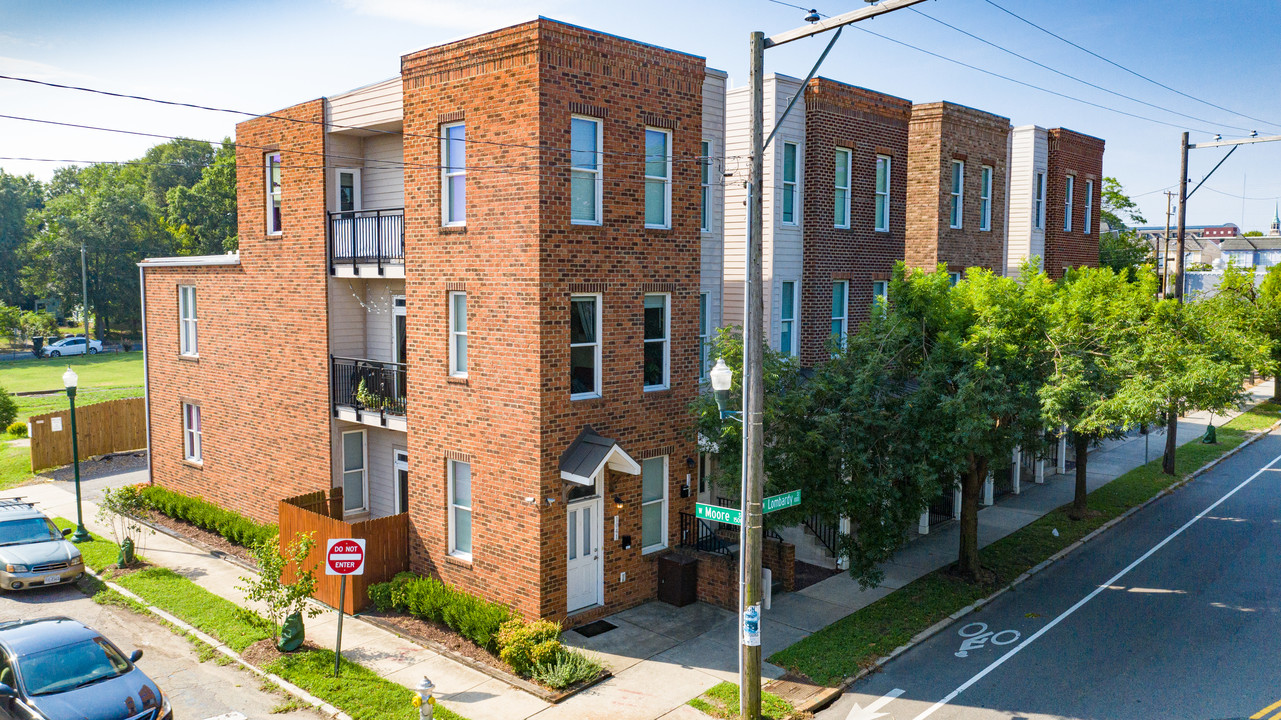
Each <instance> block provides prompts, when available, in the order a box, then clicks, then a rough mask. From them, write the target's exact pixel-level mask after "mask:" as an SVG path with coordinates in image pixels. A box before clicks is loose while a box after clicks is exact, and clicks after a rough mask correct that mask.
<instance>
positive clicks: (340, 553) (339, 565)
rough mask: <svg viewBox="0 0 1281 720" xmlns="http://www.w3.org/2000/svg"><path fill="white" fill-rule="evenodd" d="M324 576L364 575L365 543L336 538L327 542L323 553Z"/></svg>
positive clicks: (360, 540) (357, 540)
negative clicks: (327, 547) (326, 548)
mask: <svg viewBox="0 0 1281 720" xmlns="http://www.w3.org/2000/svg"><path fill="white" fill-rule="evenodd" d="M325 574H326V575H364V574H365V541H364V540H362V539H351V538H338V539H333V540H330V541H329V549H328V550H326V551H325Z"/></svg>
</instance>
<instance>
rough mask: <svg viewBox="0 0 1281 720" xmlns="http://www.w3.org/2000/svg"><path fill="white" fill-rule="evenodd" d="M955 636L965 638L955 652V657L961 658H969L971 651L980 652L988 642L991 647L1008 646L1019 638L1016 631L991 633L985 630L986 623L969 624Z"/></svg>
mask: <svg viewBox="0 0 1281 720" xmlns="http://www.w3.org/2000/svg"><path fill="white" fill-rule="evenodd" d="M956 634H957V635H960V636H961V637H962V638H965V639H964V640H963V641H962V642H961V649H960V650H957V651H956V656H957V657H961V658H963V657H969V655H970V651H971V650H981V649H982V648H983V647H984V646H985V645H987V643H988V641H989V640H990V641H991V642H992V644H993V645H1009V644H1010V643H1012V642H1016V641H1017V640H1018V639H1019V637H1020V635H1019V631H1018V630H1002V631H1000V632H991V631H989V630H988V629H987V623H981V622H974V623H970V624H969V625H966V626H965V627H963V628H961V629H960V630H957V631H956Z"/></svg>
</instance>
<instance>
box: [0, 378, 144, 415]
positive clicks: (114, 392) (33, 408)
mask: <svg viewBox="0 0 1281 720" xmlns="http://www.w3.org/2000/svg"><path fill="white" fill-rule="evenodd" d="M2 369H3V368H0V370H2ZM76 372H77V373H79V372H80V371H79V370H76ZM82 377H83V376H82ZM131 397H142V385H141V384H140V385H137V386H136V387H121V388H107V389H105V390H95V389H92V388H90V389H86V390H77V391H76V407H84V406H85V405H92V404H94V403H100V402H106V401H108V400H119V399H121V398H131ZM14 400H17V401H18V418H17V419H18V420H19V421H20V422H26V421H27V419H28V418H30V417H31V416H32V415H43V414H44V413H51V412H57V411H58V410H66V409H67V408H68V407H69V403H68V401H67V394H66V393H65V392H59V393H56V394H52V395H22V396H19V397H16V398H14Z"/></svg>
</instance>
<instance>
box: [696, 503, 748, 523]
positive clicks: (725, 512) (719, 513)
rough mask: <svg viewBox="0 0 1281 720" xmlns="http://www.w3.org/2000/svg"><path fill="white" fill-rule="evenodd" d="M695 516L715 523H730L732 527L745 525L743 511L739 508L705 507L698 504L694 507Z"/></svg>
mask: <svg viewBox="0 0 1281 720" xmlns="http://www.w3.org/2000/svg"><path fill="white" fill-rule="evenodd" d="M694 515H695V516H696V517H699V518H702V519H703V520H713V521H715V522H723V523H729V524H731V525H742V524H743V511H742V510H739V509H738V508H727V507H721V506H719V505H704V504H703V503H698V504H696V505H695V506H694Z"/></svg>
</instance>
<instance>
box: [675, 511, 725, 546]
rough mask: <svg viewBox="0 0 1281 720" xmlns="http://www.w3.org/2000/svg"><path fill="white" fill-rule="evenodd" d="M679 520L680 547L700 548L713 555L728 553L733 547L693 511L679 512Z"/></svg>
mask: <svg viewBox="0 0 1281 720" xmlns="http://www.w3.org/2000/svg"><path fill="white" fill-rule="evenodd" d="M680 520H681V539H680V547H687V548H693V549H695V550H702V551H703V552H709V553H713V554H715V555H728V554H729V553H730V551H731V550H732V549H733V548H732V546H731V545H730V543H729V542H728V541H727V540H726V539H725V538H723V537H721V536H720V535H719V534H718V533H717V532H716V530H714V529H712V526H711V525H710V524H708V522H707V521H705V520H703V519H702V518H700V517H696V516H695V515H694V514H693V513H687V512H683V513H681V514H680Z"/></svg>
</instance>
